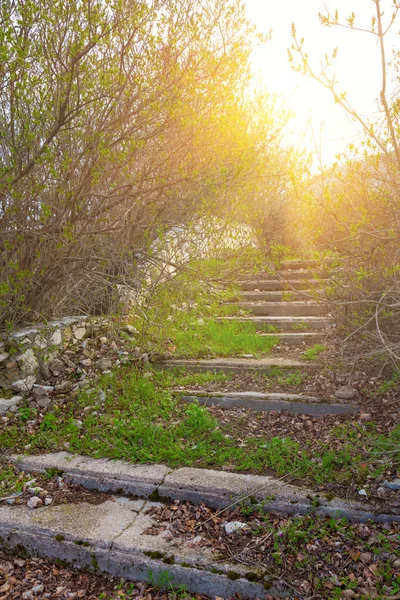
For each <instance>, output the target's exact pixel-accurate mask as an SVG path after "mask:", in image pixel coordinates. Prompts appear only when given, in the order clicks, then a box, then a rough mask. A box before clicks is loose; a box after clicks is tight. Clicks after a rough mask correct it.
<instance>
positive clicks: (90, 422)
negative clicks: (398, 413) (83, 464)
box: [0, 369, 400, 485]
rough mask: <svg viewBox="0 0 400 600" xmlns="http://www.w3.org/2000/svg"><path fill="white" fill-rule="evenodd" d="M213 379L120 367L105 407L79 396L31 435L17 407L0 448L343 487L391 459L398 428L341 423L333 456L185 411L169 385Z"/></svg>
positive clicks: (107, 385)
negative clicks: (272, 475) (235, 471)
mask: <svg viewBox="0 0 400 600" xmlns="http://www.w3.org/2000/svg"><path fill="white" fill-rule="evenodd" d="M215 377H217V378H218V379H221V376H220V375H210V374H207V375H204V374H201V375H189V374H185V373H182V372H181V375H180V376H179V375H178V378H177V379H176V378H175V375H174V374H171V373H163V372H154V371H151V370H149V371H146V372H144V373H141V372H139V371H136V370H132V369H124V370H121V371H119V372H118V373H115V374H113V375H107V376H104V377H103V378H102V380H101V381H100V382H99V388H98V389H102V390H104V391H105V393H106V399H105V401H104V402H102V401H100V400H98V397H97V394H96V393H93V392H91V393H89V394H88V393H86V392H85V391H81V392H79V394H78V396H77V398H76V400H75V401H74V402H72V403H71V402H68V401H67V402H65V403H64V404H63V405H62V406H59V407H54V408H53V409H52V410H50V411H49V412H47V413H46V414H45V415H44V417H43V419H42V420H41V422H40V426H39V427H38V428H35V429H34V430H31V428H30V427H29V426H28V427H27V426H26V419H27V417H28V421H29V420H31V419H32V418H34V417H35V415H34V413H31V414H29V415H27V414H26V413H25V412H23V411H24V409H21V410H20V418H19V423H18V424H15V425H10V426H8V427H7V428H6V429H5V430H4V431H3V433H2V434H0V447H1V448H2V450H3V451H6V450H8V449H10V450H12V451H13V452H15V451H21V450H23V449H24V448H25V449H26V451H28V452H33V453H35V452H52V451H56V450H60V449H65V448H68V450H69V451H71V452H77V453H80V454H88V455H91V456H95V457H103V456H107V457H110V458H120V459H124V460H128V461H131V462H134V463H148V462H161V463H165V464H169V465H171V466H179V465H188V466H189V465H194V466H197V467H216V468H219V467H223V466H224V465H227V464H229V465H231V467H230V468H236V469H238V470H241V471H250V472H256V473H268V472H273V473H275V474H277V475H293V476H296V477H299V478H304V479H306V480H307V481H309V482H311V483H319V484H321V483H327V482H336V483H338V482H340V483H342V484H344V485H346V484H347V485H348V484H349V483H350V482H351V481H352V479H353V478H354V479H355V480H356V481H358V482H359V483H360V484H361V483H362V482H364V481H365V480H366V479H365V478H366V476H367V474H368V475H374V476H378V475H379V474H381V473H384V472H385V469H387V466H388V465H389V464H390V463H391V461H396V451H399V448H400V426H397V427H395V428H394V429H393V430H392V431H391V432H390V433H389V434H388V435H382V434H379V433H377V432H376V430H375V427H374V424H373V423H371V424H370V425H368V424H367V425H368V426H366V427H363V429H362V430H361V429H359V426H358V425H357V424H356V423H349V424H346V423H344V424H343V425H342V426H340V427H337V428H336V429H334V430H333V431H332V433H331V435H332V439H335V449H334V450H333V449H330V448H329V444H327V443H326V441H325V440H321V441H319V442H318V441H315V440H313V441H312V443H311V442H310V445H309V446H308V444H300V443H299V442H298V441H296V440H294V439H291V437H290V436H287V437H276V436H274V435H273V434H272V432H266V433H265V435H257V436H254V435H252V434H251V433H249V431H247V430H242V428H241V427H238V426H237V425H235V426H231V425H230V423H229V422H224V423H219V422H218V420H217V419H216V418H215V417H214V416H213V415H212V413H211V412H210V411H209V410H208V409H207V408H203V407H200V406H198V405H197V404H189V405H187V404H185V403H183V402H182V401H181V400H180V398H179V396H176V395H171V393H170V385H171V383H172V382H174V384H175V385H176V384H178V382H179V384H181V385H190V384H191V383H193V382H199V381H204V380H205V379H208V380H211V379H212V378H215ZM243 425H244V423H243ZM360 433H361V434H362V435H359V434H360ZM396 449H397V450H396ZM366 457H368V464H369V465H370V467H369V470H367V471H366V466H365V461H366ZM374 457H375V458H376V460H375V459H374Z"/></svg>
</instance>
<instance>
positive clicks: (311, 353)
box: [302, 344, 327, 360]
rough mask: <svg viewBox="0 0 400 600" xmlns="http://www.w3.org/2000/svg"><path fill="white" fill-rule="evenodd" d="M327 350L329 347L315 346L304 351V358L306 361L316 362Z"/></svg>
mask: <svg viewBox="0 0 400 600" xmlns="http://www.w3.org/2000/svg"><path fill="white" fill-rule="evenodd" d="M325 350H327V347H326V346H324V345H323V344H315V345H314V346H312V347H311V348H307V350H304V352H303V355H302V356H303V358H304V359H305V360H315V359H316V358H317V357H318V356H319V355H320V354H321V353H322V352H325Z"/></svg>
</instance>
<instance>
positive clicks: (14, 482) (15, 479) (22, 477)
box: [0, 463, 30, 498]
mask: <svg viewBox="0 0 400 600" xmlns="http://www.w3.org/2000/svg"><path fill="white" fill-rule="evenodd" d="M28 479H30V477H27V474H26V473H18V471H17V470H16V469H15V468H14V467H12V466H9V465H5V464H1V463H0V498H4V497H6V496H11V495H12V494H15V493H17V492H21V491H22V488H23V485H24V482H25V481H28Z"/></svg>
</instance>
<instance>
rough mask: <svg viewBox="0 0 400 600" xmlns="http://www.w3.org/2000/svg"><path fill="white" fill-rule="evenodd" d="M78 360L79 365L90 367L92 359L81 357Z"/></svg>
mask: <svg viewBox="0 0 400 600" xmlns="http://www.w3.org/2000/svg"><path fill="white" fill-rule="evenodd" d="M80 362H81V365H83V366H84V367H90V366H91V364H92V359H91V358H83V359H82V360H81V361H80Z"/></svg>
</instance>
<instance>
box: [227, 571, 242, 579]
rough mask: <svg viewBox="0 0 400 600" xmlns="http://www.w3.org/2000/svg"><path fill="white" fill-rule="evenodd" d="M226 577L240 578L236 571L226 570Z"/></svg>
mask: <svg viewBox="0 0 400 600" xmlns="http://www.w3.org/2000/svg"><path fill="white" fill-rule="evenodd" d="M227 577H228V579H232V581H235V580H236V579H240V577H241V575H240V573H237V572H236V571H228V573H227Z"/></svg>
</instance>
